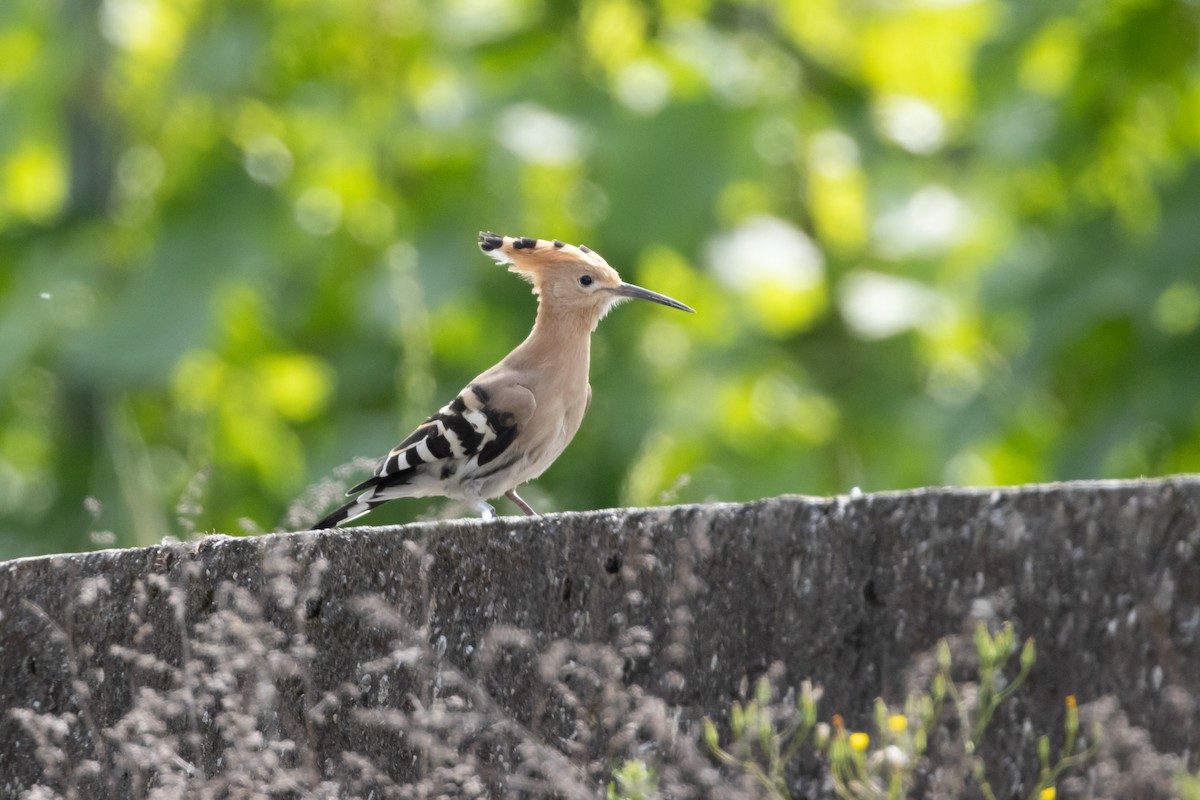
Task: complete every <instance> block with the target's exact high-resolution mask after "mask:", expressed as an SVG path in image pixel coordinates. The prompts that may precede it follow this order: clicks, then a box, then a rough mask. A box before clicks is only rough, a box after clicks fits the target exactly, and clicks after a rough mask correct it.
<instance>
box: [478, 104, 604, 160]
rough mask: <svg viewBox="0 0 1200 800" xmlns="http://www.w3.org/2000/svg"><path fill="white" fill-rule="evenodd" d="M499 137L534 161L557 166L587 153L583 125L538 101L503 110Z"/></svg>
mask: <svg viewBox="0 0 1200 800" xmlns="http://www.w3.org/2000/svg"><path fill="white" fill-rule="evenodd" d="M496 138H497V139H498V140H499V142H500V144H502V145H504V146H505V147H507V148H508V149H509V150H511V151H512V153H513V154H514V155H516V156H517V158H519V159H521V160H522V161H525V162H528V163H530V164H542V165H544V166H549V167H556V166H562V165H564V164H571V163H574V162H576V161H578V160H579V159H580V158H581V157H582V156H583V149H584V134H583V132H582V131H581V130H580V128H579V126H578V125H577V124H576V123H575V122H573V121H572V120H570V119H567V118H566V117H564V116H562V115H560V114H555V113H554V112H552V111H547V110H546V109H544V108H542V107H541V106H539V105H537V104H536V103H517V104H515V105H511V106H509V107H508V108H506V109H505V110H504V111H502V112H501V113H500V118H499V120H498V121H497V123H496Z"/></svg>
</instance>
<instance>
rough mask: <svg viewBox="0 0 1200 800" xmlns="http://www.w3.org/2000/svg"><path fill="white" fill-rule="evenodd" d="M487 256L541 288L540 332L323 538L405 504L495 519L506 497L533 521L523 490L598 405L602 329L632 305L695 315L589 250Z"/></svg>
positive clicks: (422, 432)
mask: <svg viewBox="0 0 1200 800" xmlns="http://www.w3.org/2000/svg"><path fill="white" fill-rule="evenodd" d="M479 247H480V249H481V250H483V252H485V253H487V254H488V255H490V256H491V257H492V258H495V259H496V260H497V261H498V262H500V263H502V264H507V265H508V270H509V272H515V273H516V274H517V275H519V276H520V277H522V278H524V279H525V280H528V281H529V282H530V283H532V284H533V293H534V294H535V295H537V298H538V307H537V319H536V320H535V322H534V324H533V330H532V331H531V332H530V334H529V336H528V337H527V338H526V339H525V341H523V342H522V343H521V344H520V345H518V346H517V348H516V349H515V350H513V351H512V352H511V353H509V354H508V355H507V356H505V357H504V359H503V360H501V361H500V363H499V364H497V365H496V366H494V367H492V368H491V369H489V370H487V371H486V372H484V373H483V374H481V375H479V376H478V377H477V378H475V379H474V380H473V381H471V382H470V383H469V384H467V387H466V388H465V389H463V390H462V391H461V392H459V393H458V396H457V397H455V398H454V400H453V401H452V402H451V403H449V404H448V405H445V406H443V407H442V408H441V410H439V411H438V412H437V413H436V414H434V415H433V416H432V417H430V418H429V419H427V420H425V422H423V423H421V425H419V426H418V427H417V429H416V430H415V431H413V432H412V434H411V435H410V436H409V437H408V438H407V439H405V440H404V441H402V442H401V443H400V444H398V445H396V446H395V447H394V448H392V451H391V452H390V453H388V454H387V455H386V456H384V457H383V458H382V459H381V460H380V462H379V465H378V466H377V467H376V468H375V474H374V475H373V476H372V477H370V478H368V479H366V480H365V481H363V482H362V483H360V484H358V485H357V486H355V487H353V488H352V489H350V491H348V492H347V493H346V494H347V495H355V494H357V495H359V496H358V498H357V499H355V500H352V501H351V502H349V503H347V504H346V505H344V506H342V507H341V508H339V509H338V510H337V511H334V512H333V513H332V514H330V515H329V516H327V517H325V518H324V519H323V520H321V521H320V522H318V523H317V524H316V527H317V528H332V527H333V526H335V525H341V524H342V523H344V522H349V521H350V520H353V519H357V518H358V517H361V516H362V515H363V514H366V513H367V512H368V511H370V510H371V509H373V508H375V507H376V506H378V505H380V504H382V503H386V502H387V501H389V500H395V499H397V498H400V497H431V496H443V497H451V498H455V499H459V500H464V501H466V502H467V503H468V504H470V506H471V507H472V508H473V509H474V510H475V511H476V512H477V513H479V514H480V515H481V516H483V517H484V518H485V519H486V518H489V517H493V516H495V514H496V510H495V509H494V508H493V507H492V506H491V505H490V504H489V503H488V502H487V501H488V500H489V499H491V498H493V497H499V496H500V495H504V496H505V497H507V498H508V499H510V500H512V501H513V502H514V503H516V505H517V506H518V507H519V508H520V509H521V510H522V511H523V512H525V513H526V514H527V515H530V516H534V515H535V514H536V512H535V511H534V510H533V509H532V508H531V507H530V506H529V504H528V503H526V502H525V501H524V500H522V499H521V497H520V496H519V495H518V494H517V487H518V486H520V485H521V484H523V483H525V482H526V481H528V480H531V479H533V478H536V477H537V476H539V475H541V474H542V473H543V472H544V471H545V470H546V468H547V467H549V466H550V465H551V464H552V463H553V462H554V460H555V459H556V458H558V456H559V455H560V454H561V453H562V451H563V450H564V449H565V448H566V446H567V444H568V443H570V441H571V439H572V438H573V437H574V436H575V432H576V431H578V430H579V424H580V423H581V422H582V421H583V415H584V413H585V412H586V411H587V409H588V405H589V404H590V403H591V399H592V387H591V386H590V385H589V384H588V365H589V361H590V357H591V341H592V331H594V330H595V329H596V325H597V324H598V323H599V322H600V319H601V318H602V317H603V316H604V315H605V314H607V313H608V312H609V310H610V309H612V307H613V306H615V305H616V304H617V303H619V302H621V301H622V300H626V299H628V298H641V299H642V300H650V301H652V302H655V303H661V304H662V305H665V306H670V307H671V308H677V309H679V310H681V311H687V312H692V311H693V309H691V308H689V307H687V306H686V305H684V304H683V303H681V302H679V301H678V300H674V299H672V298H670V297H667V296H666V295H662V294H658V293H657V292H652V291H650V290H649V289H643V288H641V287H640V286H634V285H633V284H630V283H625V282H624V281H622V280H621V276H620V275H618V274H617V271H616V270H615V269H613V268H612V267H610V266H609V265H608V262H606V261H605V260H604V259H603V258H601V257H600V256H599V255H598V254H597V253H595V252H594V251H592V250H589V249H588V248H587V247H584V246H583V245H580V246H579V247H575V246H572V245H569V244H565V243H564V242H560V241H558V240H557V239H556V240H554V241H546V240H544V239H530V238H525V237H522V238H514V237H510V236H500V235H498V234H495V233H487V232H483V233H480V234H479Z"/></svg>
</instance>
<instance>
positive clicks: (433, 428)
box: [348, 384, 518, 494]
mask: <svg viewBox="0 0 1200 800" xmlns="http://www.w3.org/2000/svg"><path fill="white" fill-rule="evenodd" d="M491 400H492V397H491V394H490V393H489V392H488V391H487V390H486V389H484V388H483V387H481V386H478V385H475V384H472V385H470V386H468V387H467V388H466V389H463V390H462V392H460V393H459V395H458V397H456V398H454V400H453V402H451V403H449V404H448V405H445V406H443V407H442V408H441V409H440V410H439V411H438V412H437V413H436V414H434V415H433V416H431V417H430V418H429V419H427V420H425V421H424V422H423V423H421V424H420V425H419V426H417V429H416V430H415V431H413V432H412V433H411V434H410V435H409V436H408V438H406V439H405V440H404V441H403V442H401V443H400V444H398V445H396V446H395V447H394V448H392V450H391V452H390V453H388V454H387V455H386V456H384V457H383V458H382V459H381V460H380V462H379V465H378V466H377V467H376V468H375V476H374V477H373V478H369V479H367V480H365V481H363V482H362V483H360V484H359V485H358V486H355V487H354V488H353V489H351V490H350V491H349V492H348V494H355V493H357V492H360V491H362V490H363V489H367V488H370V487H372V486H379V485H381V484H389V485H397V484H402V483H406V482H407V479H408V478H410V476H412V475H413V474H414V473H415V472H416V471H417V470H423V471H424V472H426V473H427V474H430V475H435V476H438V477H441V478H443V479H446V478H449V477H451V475H453V474H454V473H455V472H457V470H458V469H459V468H461V467H462V466H463V465H465V464H467V463H468V462H471V461H472V460H473V459H474V463H475V465H477V466H483V465H485V464H487V463H489V462H490V461H493V460H494V459H495V458H496V457H497V456H499V455H500V454H501V453H503V452H504V451H505V450H506V449H507V448H508V447H509V445H511V444H512V441H513V438H514V437H515V436H516V433H517V428H518V425H517V420H516V418H515V417H516V415H515V414H514V413H513V412H510V411H503V410H500V409H497V408H495V407H493V405H492V404H491ZM439 466H440V467H441V469H438V467H439Z"/></svg>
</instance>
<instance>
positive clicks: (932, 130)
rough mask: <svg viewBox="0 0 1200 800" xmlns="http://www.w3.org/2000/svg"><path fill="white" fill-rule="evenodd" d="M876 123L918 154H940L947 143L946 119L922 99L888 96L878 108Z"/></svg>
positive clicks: (894, 138)
mask: <svg viewBox="0 0 1200 800" xmlns="http://www.w3.org/2000/svg"><path fill="white" fill-rule="evenodd" d="M875 124H876V125H877V126H878V128H879V130H880V132H881V133H882V134H883V135H884V136H886V137H887V138H888V139H891V140H892V141H893V142H895V143H896V144H898V145H900V146H901V147H903V148H904V149H905V150H907V151H908V152H910V153H916V154H917V155H922V156H927V155H930V154H931V153H936V152H937V151H938V150H940V149H941V147H942V145H943V144H945V142H946V122H945V120H943V119H942V115H941V114H940V113H939V112H938V110H937V109H936V108H934V107H933V106H932V105H931V104H929V103H927V102H926V101H924V100H922V99H921V98H919V97H910V96H908V95H892V96H890V97H884V98H883V99H881V100H880V101H879V103H878V104H877V105H876V107H875Z"/></svg>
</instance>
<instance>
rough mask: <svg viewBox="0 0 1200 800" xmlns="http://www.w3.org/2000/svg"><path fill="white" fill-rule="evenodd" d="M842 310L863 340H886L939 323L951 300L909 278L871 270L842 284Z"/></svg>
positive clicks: (852, 274)
mask: <svg viewBox="0 0 1200 800" xmlns="http://www.w3.org/2000/svg"><path fill="white" fill-rule="evenodd" d="M837 299H838V310H839V311H840V312H841V315H842V319H844V320H845V321H846V325H847V326H849V328H850V330H852V331H853V332H854V334H855V335H856V336H858V337H859V338H860V339H886V338H887V337H889V336H895V335H896V334H898V333H903V332H904V331H906V330H909V329H910V328H917V327H920V326H922V325H924V324H926V323H928V322H930V321H932V320H934V319H937V318H938V317H939V316H940V315H941V314H942V313H944V312H945V311H946V310H947V309H948V308H949V300H947V298H946V297H944V296H943V295H942V294H941V293H939V292H937V291H935V290H933V289H930V288H929V287H928V286H926V285H924V284H922V283H919V282H917V281H914V280H910V279H908V278H899V277H897V276H895V275H884V274H883V273H879V272H871V271H868V270H856V271H854V272H850V273H848V274H847V275H846V276H845V277H844V278H842V280H841V281H840V283H839V284H838V293H837Z"/></svg>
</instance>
